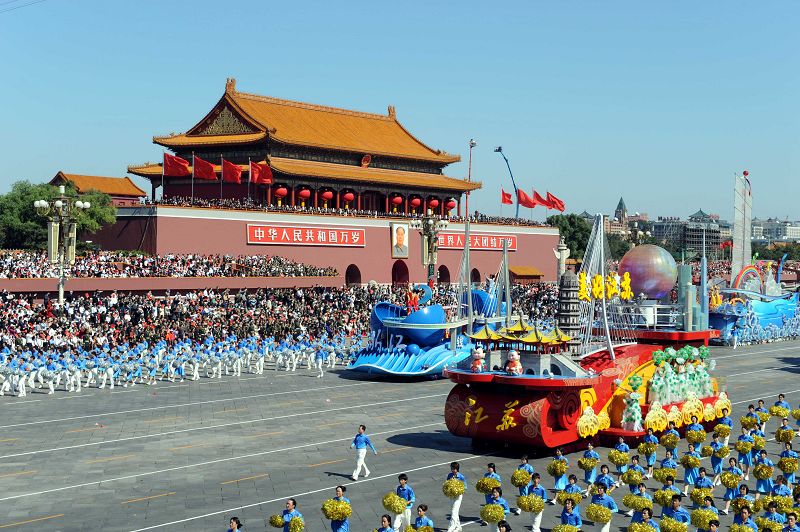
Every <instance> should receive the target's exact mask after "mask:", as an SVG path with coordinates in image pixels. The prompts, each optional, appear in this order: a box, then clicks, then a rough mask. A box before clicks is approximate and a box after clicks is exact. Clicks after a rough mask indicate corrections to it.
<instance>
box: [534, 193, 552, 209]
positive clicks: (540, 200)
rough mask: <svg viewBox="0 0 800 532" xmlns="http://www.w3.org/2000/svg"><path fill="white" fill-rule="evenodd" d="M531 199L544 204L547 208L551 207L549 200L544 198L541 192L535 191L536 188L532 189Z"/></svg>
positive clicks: (538, 203)
mask: <svg viewBox="0 0 800 532" xmlns="http://www.w3.org/2000/svg"><path fill="white" fill-rule="evenodd" d="M533 201H534V202H536V204H537V205H544V206H545V207H547V208H548V209H552V208H553V205H552V204H551V203H550V202H549V201H547V200H546V199H544V198H543V197H542V195H541V194H539V193H538V192H536V190H534V191H533Z"/></svg>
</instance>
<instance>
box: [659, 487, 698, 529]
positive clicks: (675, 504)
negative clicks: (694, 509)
mask: <svg viewBox="0 0 800 532" xmlns="http://www.w3.org/2000/svg"><path fill="white" fill-rule="evenodd" d="M661 517H662V519H663V518H664V517H669V518H670V519H674V520H675V521H677V522H679V523H687V524H688V523H689V522H691V520H692V519H691V516H690V515H689V512H687V511H686V508H684V507H683V506H681V496H680V495H677V494H676V495H673V496H672V505H671V506H669V507H667V508H664V512H663V513H662V514H661Z"/></svg>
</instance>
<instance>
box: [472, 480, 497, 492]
mask: <svg viewBox="0 0 800 532" xmlns="http://www.w3.org/2000/svg"><path fill="white" fill-rule="evenodd" d="M499 487H500V482H498V480H497V479H496V478H489V477H483V478H482V479H480V480H478V482H476V483H475V489H476V490H478V492H479V493H483V494H484V495H489V494H491V493H492V490H493V489H494V488H499Z"/></svg>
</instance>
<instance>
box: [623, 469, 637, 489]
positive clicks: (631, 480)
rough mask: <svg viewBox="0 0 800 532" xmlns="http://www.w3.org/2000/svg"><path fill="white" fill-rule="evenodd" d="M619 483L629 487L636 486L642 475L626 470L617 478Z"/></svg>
mask: <svg viewBox="0 0 800 532" xmlns="http://www.w3.org/2000/svg"><path fill="white" fill-rule="evenodd" d="M619 480H620V482H624V483H625V484H627V485H629V486H638V485H639V482H641V481H642V474H641V473H640V472H639V471H635V470H633V469H628V470H627V471H625V472H624V473H623V474H622V475H620V477H619Z"/></svg>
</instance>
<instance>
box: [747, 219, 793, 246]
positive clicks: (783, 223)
mask: <svg viewBox="0 0 800 532" xmlns="http://www.w3.org/2000/svg"><path fill="white" fill-rule="evenodd" d="M752 238H753V239H754V240H765V241H767V242H773V241H777V240H798V239H800V222H790V221H789V220H778V219H777V218H767V219H766V220H759V219H758V218H753V224H752Z"/></svg>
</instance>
